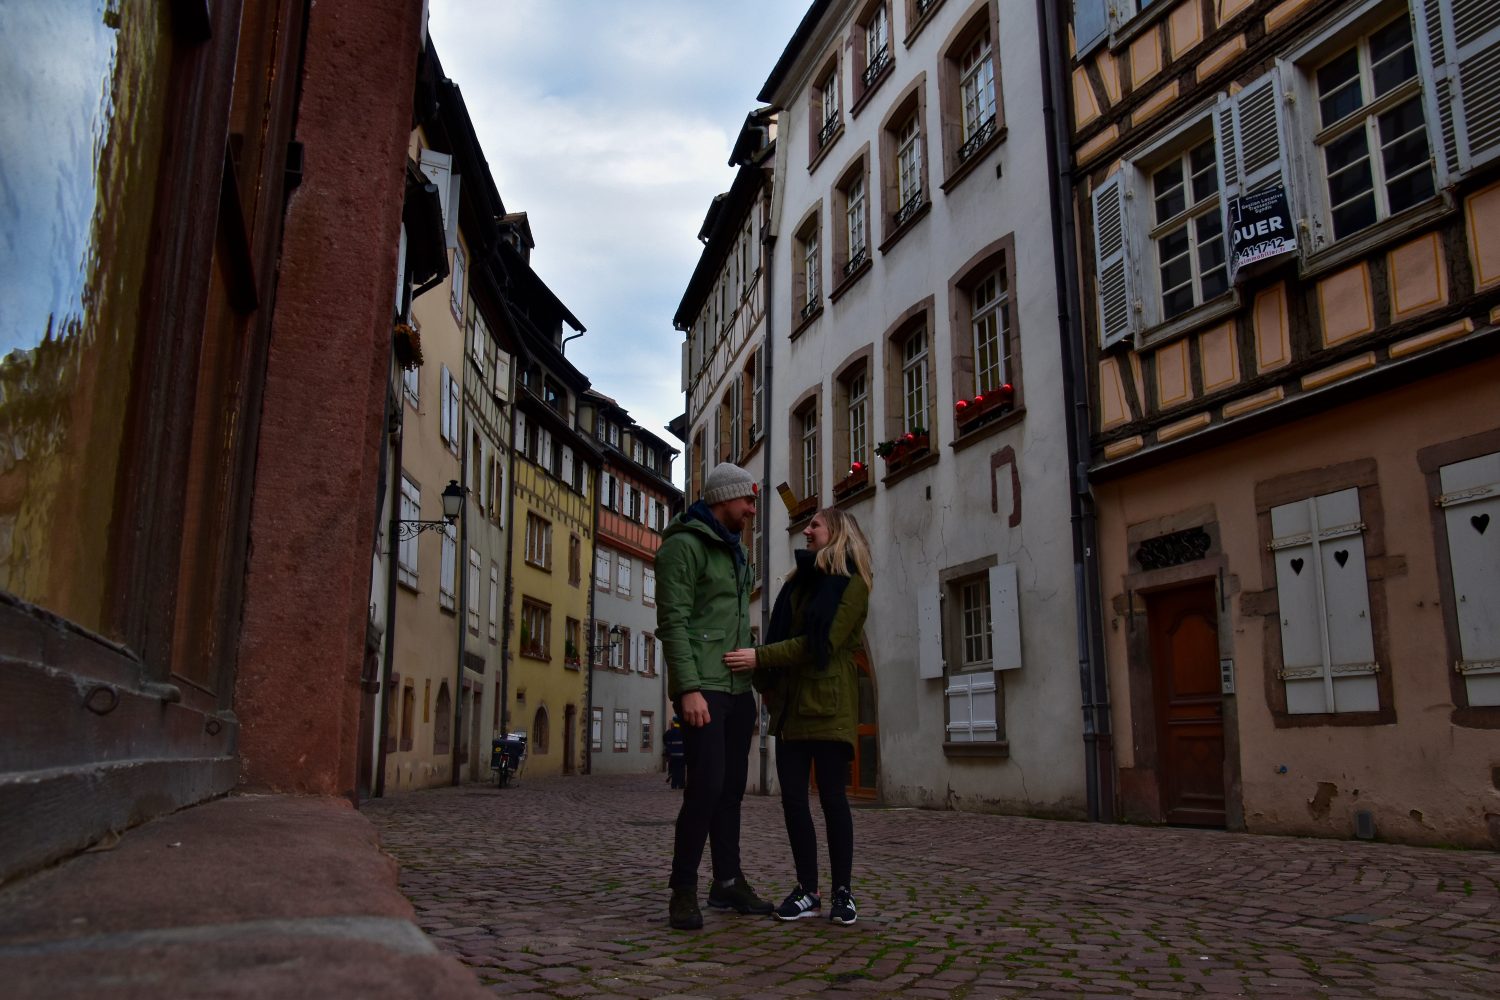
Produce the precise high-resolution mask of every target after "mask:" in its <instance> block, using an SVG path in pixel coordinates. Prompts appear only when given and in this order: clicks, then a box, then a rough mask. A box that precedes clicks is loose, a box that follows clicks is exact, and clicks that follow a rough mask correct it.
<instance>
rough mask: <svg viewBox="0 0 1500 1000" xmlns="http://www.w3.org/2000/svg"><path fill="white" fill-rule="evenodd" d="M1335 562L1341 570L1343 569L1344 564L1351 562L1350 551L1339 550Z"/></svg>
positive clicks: (1335, 554)
mask: <svg viewBox="0 0 1500 1000" xmlns="http://www.w3.org/2000/svg"><path fill="white" fill-rule="evenodd" d="M1333 561H1334V562H1336V563H1338V564H1339V567H1340V568H1343V565H1344V563H1346V562H1348V561H1349V550H1348V549H1339V550H1338V551H1337V552H1335V553H1334V554H1333Z"/></svg>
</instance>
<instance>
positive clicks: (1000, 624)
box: [917, 557, 1021, 745]
mask: <svg viewBox="0 0 1500 1000" xmlns="http://www.w3.org/2000/svg"><path fill="white" fill-rule="evenodd" d="M1018 579H1019V578H1018V575H1017V573H1016V565H1015V564H1014V563H997V562H996V560H995V559H994V557H989V558H987V559H980V560H976V561H975V562H972V563H968V564H965V565H963V566H958V567H953V568H952V569H949V570H946V571H944V572H943V573H942V576H941V583H940V585H939V586H938V587H934V588H930V589H926V590H923V591H920V592H919V595H918V609H917V620H918V673H919V674H920V675H921V676H922V677H931V678H938V677H942V678H945V681H946V683H945V685H944V689H943V693H944V697H945V699H946V702H947V714H948V722H947V726H946V734H947V742H948V743H949V744H950V745H951V744H961V743H990V744H996V743H999V742H1001V741H1003V740H1004V739H1005V734H1004V726H1003V724H1002V709H1003V705H1004V690H1003V687H1002V686H1001V681H1000V678H1001V675H1002V673H1003V672H1004V671H1006V670H1014V669H1018V668H1020V666H1021V632H1020V627H1021V616H1020V605H1019V593H1020V591H1019V587H1018ZM940 595H942V597H943V598H945V599H940Z"/></svg>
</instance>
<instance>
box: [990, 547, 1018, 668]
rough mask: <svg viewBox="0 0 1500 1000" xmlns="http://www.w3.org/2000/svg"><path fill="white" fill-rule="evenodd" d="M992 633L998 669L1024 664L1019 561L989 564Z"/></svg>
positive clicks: (995, 661)
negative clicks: (1017, 569) (1018, 577)
mask: <svg viewBox="0 0 1500 1000" xmlns="http://www.w3.org/2000/svg"><path fill="white" fill-rule="evenodd" d="M990 635H991V637H992V639H993V645H994V665H995V669H996V670H1018V669H1020V666H1021V590H1020V585H1019V584H1018V582H1017V580H1016V564H1015V563H1002V564H1001V565H999V566H991V567H990Z"/></svg>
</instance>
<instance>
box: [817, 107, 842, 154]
mask: <svg viewBox="0 0 1500 1000" xmlns="http://www.w3.org/2000/svg"><path fill="white" fill-rule="evenodd" d="M838 129H839V113H838V112H837V111H835V112H834V113H833V114H831V115H829V116H828V120H827V121H826V122H824V123H823V127H822V128H821V129H819V130H818V148H819V149H822V148H823V147H824V146H826V145H828V143H829V141H830V140H832V139H833V133H835V132H837V131H838Z"/></svg>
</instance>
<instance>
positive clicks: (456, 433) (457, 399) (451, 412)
mask: <svg viewBox="0 0 1500 1000" xmlns="http://www.w3.org/2000/svg"><path fill="white" fill-rule="evenodd" d="M460 391H461V389H460V387H459V382H458V379H456V378H454V377H453V375H452V374H451V373H450V374H449V376H448V442H449V443H450V444H452V445H453V451H454V453H455V454H456V453H457V452H458V442H459V440H460V439H461V435H462V432H461V431H460V430H459V420H460V419H461V417H462V416H463V401H462V397H461V396H460V395H459V393H460Z"/></svg>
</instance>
